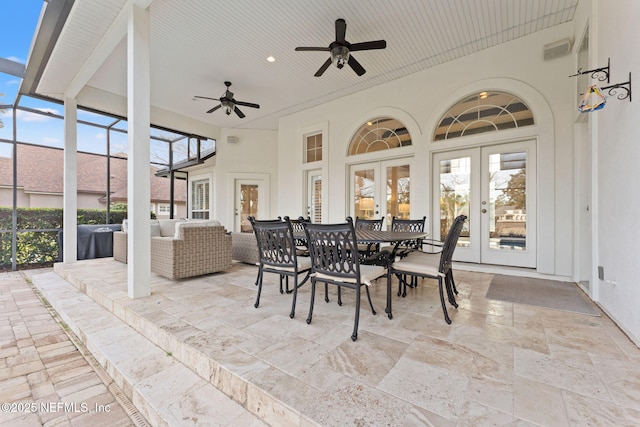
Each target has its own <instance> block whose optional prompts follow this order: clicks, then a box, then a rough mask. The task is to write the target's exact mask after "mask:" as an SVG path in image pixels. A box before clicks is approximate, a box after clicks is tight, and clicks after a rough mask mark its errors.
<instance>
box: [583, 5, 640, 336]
mask: <svg viewBox="0 0 640 427" xmlns="http://www.w3.org/2000/svg"><path fill="white" fill-rule="evenodd" d="M593 12H594V14H593V16H592V21H591V27H590V29H591V35H590V45H591V46H592V48H593V56H592V58H593V61H594V62H593V65H595V66H598V67H602V66H605V65H606V63H607V59H608V58H611V70H610V71H611V74H610V78H611V82H610V83H611V84H615V83H623V82H626V81H627V80H628V79H629V73H631V75H632V84H634V85H635V83H634V82H633V79H634V78H635V79H637V78H638V77H640V51H639V50H638V46H639V45H640V32H638V29H637V23H638V22H639V20H640V2H629V1H624V0H610V1H607V2H601V1H598V2H594V10H593ZM636 76H638V77H636ZM632 89H634V88H633V87H632ZM639 101H640V99H638V98H637V95H636V94H635V93H633V101H632V102H629V99H626V100H617V99H614V98H613V97H610V98H609V100H608V102H607V105H606V107H605V108H604V109H603V110H600V111H598V112H596V113H592V114H593V115H595V117H594V119H595V120H594V121H595V123H594V128H593V129H594V131H595V135H596V140H595V141H594V143H595V147H596V148H595V149H596V151H595V152H596V156H597V157H596V162H595V164H594V168H593V173H594V176H595V177H596V178H597V181H596V182H597V185H596V188H594V201H595V208H596V211H595V212H594V216H595V218H594V221H595V225H596V227H595V228H596V233H597V235H596V236H594V239H595V240H594V243H595V254H596V259H594V265H596V266H598V265H599V266H602V267H604V280H602V281H597V285H598V293H597V300H598V302H599V303H600V304H601V306H602V307H603V308H604V309H605V310H606V311H607V312H608V313H609V314H610V315H611V317H613V318H614V319H615V320H616V322H617V323H618V324H619V325H620V326H621V327H622V328H623V329H624V330H625V331H626V332H627V333H628V334H629V335H630V336H631V337H632V339H634V340H635V342H636V343H637V344H639V345H640V310H639V309H638V307H639V306H640V255H639V254H640V250H639V249H638V242H639V241H640V227H638V218H640V198H639V197H638V184H639V183H640V167H638V162H639V161H640V138H639V135H640V120H639V118H640V104H639V103H638V102H639ZM596 280H597V277H596Z"/></svg>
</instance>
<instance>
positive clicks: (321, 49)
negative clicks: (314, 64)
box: [296, 47, 329, 52]
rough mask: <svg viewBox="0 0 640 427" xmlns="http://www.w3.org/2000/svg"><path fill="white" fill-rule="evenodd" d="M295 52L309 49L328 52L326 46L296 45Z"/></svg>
mask: <svg viewBox="0 0 640 427" xmlns="http://www.w3.org/2000/svg"><path fill="white" fill-rule="evenodd" d="M296 51H297V52H304V51H311V52H329V48H328V47H297V48H296Z"/></svg>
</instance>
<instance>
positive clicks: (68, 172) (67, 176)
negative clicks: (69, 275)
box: [62, 97, 78, 264]
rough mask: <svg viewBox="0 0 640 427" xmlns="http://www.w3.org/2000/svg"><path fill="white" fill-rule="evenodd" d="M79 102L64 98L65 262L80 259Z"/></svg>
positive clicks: (63, 243) (63, 222) (63, 242)
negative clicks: (78, 237)
mask: <svg viewBox="0 0 640 427" xmlns="http://www.w3.org/2000/svg"><path fill="white" fill-rule="evenodd" d="M77 126H78V103H77V101H76V100H75V99H74V98H66V97H65V99H64V189H63V192H64V193H63V194H64V195H63V206H64V216H63V220H62V227H63V229H64V237H63V241H62V247H63V248H64V257H63V262H64V263H65V264H66V263H72V262H76V261H77V260H78V240H77V236H78V228H77V226H78V127H77Z"/></svg>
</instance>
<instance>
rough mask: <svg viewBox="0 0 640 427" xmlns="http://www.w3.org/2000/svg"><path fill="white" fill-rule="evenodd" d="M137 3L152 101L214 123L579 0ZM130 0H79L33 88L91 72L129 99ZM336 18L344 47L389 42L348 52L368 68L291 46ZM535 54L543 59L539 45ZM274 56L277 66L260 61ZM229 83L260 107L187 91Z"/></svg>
mask: <svg viewBox="0 0 640 427" xmlns="http://www.w3.org/2000/svg"><path fill="white" fill-rule="evenodd" d="M50 1H57V0H50ZM135 2H137V3H140V2H142V3H143V4H149V10H150V23H151V102H152V105H153V106H154V107H158V108H161V109H164V110H168V111H171V112H175V113H179V114H182V115H184V116H187V117H192V118H195V119H198V120H202V121H206V122H208V123H211V124H213V125H215V126H219V127H227V128H247V129H276V128H277V126H278V118H279V117H281V116H283V115H287V114H290V113H293V112H296V111H299V110H302V109H305V108H309V107H311V106H314V105H318V104H321V103H324V102H327V101H330V100H333V99H336V98H339V97H342V96H344V95H347V94H350V93H354V92H357V91H360V90H363V89H366V88H369V87H372V86H375V85H379V84H381V83H384V82H388V81H391V80H394V79H398V78H400V77H403V76H406V75H408V74H412V73H415V72H417V71H420V70H423V69H426V68H429V67H433V66H435V65H438V64H441V63H443V62H446V61H451V60H454V59H456V58H459V57H462V56H465V55H469V54H471V53H474V52H477V51H480V50H483V49H487V48H489V47H492V46H495V45H498V44H500V43H504V42H507V41H509V40H513V39H516V38H518V37H522V36H525V35H527V34H530V33H533V32H536V31H540V30H543V29H545V28H549V27H552V26H555V25H559V24H562V23H565V22H568V21H571V20H572V19H573V15H574V12H575V9H576V6H577V3H578V0H368V1H362V0H322V1H320V0H268V1H265V0H234V1H211V0H146V1H145V0H135ZM127 4H128V2H127V0H75V2H74V4H73V8H72V9H71V12H70V14H69V16H68V18H67V21H66V23H65V24H64V27H63V29H62V32H61V33H60V37H59V39H58V42H57V44H56V46H55V49H54V50H53V52H52V53H51V55H50V57H49V59H48V61H47V63H46V67H45V68H44V71H43V73H42V75H41V76H40V81H39V84H38V86H37V93H39V94H43V95H47V96H53V97H57V98H60V99H62V96H63V94H64V93H65V92H68V90H69V87H74V86H73V85H77V84H78V81H80V82H81V83H82V84H84V81H83V79H82V76H83V75H86V74H87V73H89V77H87V78H86V79H85V80H87V82H86V86H90V87H91V88H95V89H99V90H100V91H106V92H111V93H114V94H116V95H120V96H126V82H127V78H126V37H124V38H123V37H122V35H123V33H122V32H123V31H124V28H126V27H124V25H125V24H126V19H122V17H124V16H126V10H125V11H122V9H123V7H125V6H126V5H127ZM119 14H121V15H120V18H119ZM337 18H343V19H345V20H346V23H347V32H346V40H347V41H349V42H350V43H359V42H364V41H369V40H379V39H384V40H386V41H387V48H386V49H384V50H372V51H362V52H355V53H354V56H355V57H356V58H357V60H358V61H359V62H360V63H361V64H362V66H363V67H364V68H365V69H366V70H367V72H366V74H364V75H363V76H361V77H358V76H357V75H356V74H355V73H354V72H353V71H352V70H351V68H349V67H348V66H345V67H344V68H343V69H341V70H339V69H337V68H336V67H334V66H331V67H330V68H329V69H328V70H327V71H326V72H325V73H324V75H323V76H322V77H319V78H318V77H314V73H315V72H316V70H317V69H318V68H319V67H320V66H321V65H322V63H323V62H324V61H325V60H326V59H327V58H328V57H329V54H328V52H296V51H294V49H295V47H297V46H328V45H329V43H331V42H332V41H334V39H335V30H334V28H335V27H334V23H335V20H336V19H337ZM118 23H120V24H118ZM123 23H124V24H123ZM104 52H107V53H104ZM101 54H102V55H103V56H102V57H101ZM532 54H536V55H540V57H541V58H542V46H541V47H540V52H532ZM270 55H272V56H274V57H275V58H276V61H275V62H273V63H270V62H267V60H266V58H267V56H270ZM88 70H89V71H88ZM226 80H228V81H231V82H232V83H233V86H232V87H231V90H232V91H233V92H234V93H235V98H236V100H239V101H245V102H252V103H257V104H260V109H253V108H248V107H240V108H241V110H242V111H243V112H244V113H245V114H246V118H244V119H240V118H238V117H237V116H236V115H235V114H232V115H230V116H227V115H225V114H224V113H223V112H222V111H221V110H218V111H215V112H213V113H211V114H207V113H206V111H207V110H209V109H210V108H212V107H214V106H215V105H216V104H217V102H216V101H208V100H194V99H193V96H194V95H201V96H208V97H212V98H219V97H220V96H222V94H223V93H224V90H225V86H224V81H226ZM91 88H84V89H82V91H81V95H85V94H88V93H91V94H94V96H89V95H86V96H79V98H80V99H82V100H83V105H84V106H87V107H91V108H96V109H98V110H103V111H107V112H113V111H111V107H110V105H109V103H108V102H107V101H105V100H107V99H113V98H112V97H108V96H95V94H96V93H97V94H99V93H101V92H100V91H95V90H91ZM86 104H91V105H86Z"/></svg>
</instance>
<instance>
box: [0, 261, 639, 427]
mask: <svg viewBox="0 0 640 427" xmlns="http://www.w3.org/2000/svg"><path fill="white" fill-rule="evenodd" d="M56 272H57V273H58V275H56V274H55V273H46V274H44V275H35V276H33V280H34V283H36V284H38V288H39V289H40V290H41V291H43V292H44V293H45V295H46V294H47V293H48V295H51V297H52V298H55V299H57V300H59V303H60V307H61V308H64V310H65V312H66V313H65V315H69V316H71V315H74V316H75V318H77V319H79V320H80V321H82V322H85V323H86V325H85V329H84V331H86V334H87V337H89V334H91V333H95V332H96V331H100V329H101V328H102V329H104V326H102V325H100V323H101V322H100V321H97V320H93V321H91V318H92V317H94V316H93V312H92V316H88V315H87V312H88V310H89V309H88V308H83V306H84V305H88V304H89V302H91V303H92V304H94V302H95V303H97V304H99V305H100V306H101V307H105V308H107V310H105V312H110V313H111V314H110V316H111V317H113V318H118V319H120V321H126V323H127V324H128V325H129V326H130V327H131V328H133V329H135V330H138V331H140V332H141V333H144V334H145V335H146V336H147V338H149V339H152V338H153V340H154V341H155V342H156V344H157V345H159V346H160V347H162V348H163V349H164V351H167V353H168V354H169V353H171V352H172V354H173V356H174V358H175V359H179V360H180V362H182V363H185V364H186V365H188V366H190V368H191V369H192V370H193V372H196V373H197V374H198V377H199V378H203V379H204V381H208V382H210V383H211V384H216V385H217V386H218V388H222V389H223V391H224V392H225V394H226V395H228V396H231V397H232V398H233V399H234V402H240V403H241V404H242V406H243V407H244V408H247V409H249V411H250V412H251V413H253V414H258V415H259V417H260V418H261V419H262V420H263V421H265V422H266V423H267V424H271V425H300V426H307V425H327V426H333V425H345V424H354V425H392V426H395V425H399V426H411V425H435V426H455V425H459V426H463V425H474V426H475V425H481V426H483V425H518V426H529V425H531V426H536V425H543V426H546V425H549V426H564V425H578V426H582V425H593V426H601V425H616V426H625V425H628V426H637V425H640V349H638V347H637V346H636V345H634V344H633V343H632V342H631V341H630V340H629V339H628V338H627V337H626V336H625V335H624V334H623V333H622V332H621V331H620V330H619V329H618V328H617V327H616V326H615V324H614V323H613V322H612V321H611V320H610V319H609V318H608V317H607V316H606V315H603V316H601V317H592V316H585V315H581V314H575V313H565V312H560V311H554V310H549V309H545V308H540V307H533V306H528V305H523V304H513V303H504V302H500V301H493V300H488V299H486V297H485V294H486V291H487V289H488V285H489V283H490V282H491V279H492V277H493V276H492V275H491V274H486V273H474V272H465V271H456V280H457V283H458V289H459V290H460V295H459V296H458V302H459V304H460V307H459V308H458V309H457V310H453V309H451V310H450V314H451V317H452V319H453V323H452V325H446V324H445V323H444V321H443V319H442V313H441V311H440V307H439V301H438V298H437V286H434V283H433V282H432V281H424V282H421V285H420V286H419V287H418V288H417V289H413V290H411V295H408V296H407V298H398V297H395V295H394V319H393V320H389V319H387V318H386V316H384V314H380V313H384V312H383V309H382V308H383V305H384V298H385V296H384V293H385V291H384V286H377V285H376V286H373V287H372V298H373V300H374V304H375V305H376V308H377V309H378V312H379V314H378V316H371V313H370V312H369V310H368V307H367V304H366V303H364V304H363V307H362V312H361V318H360V331H359V336H358V341H357V342H355V343H353V342H351V340H350V333H351V331H350V329H351V326H352V321H353V299H352V295H351V296H350V294H352V292H347V291H345V292H343V299H344V305H343V306H342V307H339V306H338V305H337V304H336V303H335V294H334V296H333V301H332V302H331V303H330V304H325V303H324V301H322V298H321V297H318V298H316V309H315V310H314V319H313V323H312V324H311V325H307V324H306V322H305V321H304V319H305V318H306V314H307V310H308V302H309V287H308V286H304V287H303V288H301V289H300V291H299V295H298V305H297V310H296V317H295V319H289V317H288V312H289V308H290V301H291V300H290V296H287V295H280V294H279V293H278V292H277V290H276V288H277V278H275V277H272V278H269V279H267V278H266V277H265V279H266V280H267V282H266V283H267V284H266V285H265V290H264V291H263V298H262V299H261V305H260V308H259V309H257V310H256V309H255V308H254V307H253V300H254V298H255V292H256V288H255V286H254V285H253V283H254V280H255V273H256V267H255V266H247V265H243V264H234V266H233V267H232V270H230V271H229V272H227V273H223V274H214V275H208V276H202V277H199V278H193V279H188V280H183V281H178V282H173V281H169V280H165V279H163V278H160V277H157V276H154V278H153V281H152V296H151V297H149V298H143V299H139V300H130V299H128V297H127V296H126V266H125V265H124V264H120V263H117V262H114V261H113V260H111V259H102V260H93V261H81V262H78V263H74V264H70V265H61V264H57V265H56ZM28 274H29V275H31V274H34V273H28ZM60 276H62V277H64V278H66V280H67V282H65V281H64V280H62V279H61V277H60ZM271 276H273V275H271ZM4 277H10V276H4ZM70 283H72V284H73V286H72V285H70ZM3 284H4V280H3ZM69 288H72V289H73V291H71V290H70V289H69ZM2 289H3V293H2V294H0V295H2V298H3V299H2V302H3V304H7V303H6V301H8V299H7V297H6V295H7V293H6V291H5V289H6V286H3V287H2ZM80 290H81V291H82V292H80ZM83 292H84V293H83ZM77 293H79V294H80V296H78V295H77ZM89 297H90V298H89ZM48 298H49V296H48ZM65 298H67V301H66V302H65ZM365 301H366V300H365ZM78 302H84V304H78ZM53 305H54V306H55V304H53ZM381 305H382V306H381ZM25 308H26V307H25ZM21 309H22V307H21ZM56 309H57V308H56ZM83 310H84V311H83ZM91 310H94V309H91ZM74 311H75V313H74ZM0 316H1V315H0ZM6 317H7V318H8V317H11V316H6ZM1 318H2V319H5V317H1ZM12 318H13V317H12ZM63 318H64V317H63ZM118 330H119V329H118ZM116 332H117V331H116ZM2 333H3V334H6V327H4V326H3V329H2ZM82 333H83V334H84V332H82ZM113 333H114V328H111V329H110V330H109V334H110V336H111V337H113ZM116 336H117V334H116ZM2 337H3V338H4V337H5V335H2ZM99 338H100V337H99V336H96V338H94V343H93V344H92V346H95V347H96V348H97V347H99V346H102V348H103V350H104V351H105V352H107V353H108V351H112V354H111V356H109V355H106V356H105V357H111V358H112V359H118V358H119V359H120V360H119V361H118V360H112V361H111V362H109V361H107V362H105V361H104V360H102V358H100V359H99V360H100V363H101V364H103V365H104V364H105V363H106V364H107V365H108V364H109V363H113V364H115V363H116V362H120V363H123V362H124V365H125V368H127V362H128V369H134V368H136V367H139V366H141V364H144V361H145V360H146V359H145V358H144V357H142V356H138V358H137V359H136V358H135V354H134V353H131V352H130V349H127V348H126V345H125V344H123V343H121V342H115V343H111V344H109V343H107V344H109V345H106V346H105V343H101V342H99V341H100V339H99ZM11 339H13V338H11ZM84 339H88V338H86V337H83V341H84ZM2 343H3V347H2V349H1V350H0V352H7V351H9V352H11V351H14V352H15V351H16V350H11V349H12V348H14V347H15V348H18V349H19V348H20V345H21V344H19V340H16V343H15V344H13V345H9V346H6V345H5V344H6V341H5V340H3V341H2ZM92 351H93V349H92ZM141 352H142V353H144V351H142V350H141ZM120 353H125V354H124V355H120ZM1 354H3V355H4V354H5V353H1ZM144 354H146V353H144ZM164 359H166V357H165V358H163V359H161V362H153V363H151V364H148V365H149V366H150V365H152V364H158V363H160V365H162V364H165V363H166V362H164ZM0 360H3V359H0ZM4 360H6V358H5V359H4ZM0 363H5V364H6V362H4V361H1V362H0ZM34 366H36V367H37V364H36V365H34ZM6 368H7V367H6V366H5V365H4V364H3V365H0V372H3V373H4V372H8V371H6ZM145 369H148V366H144V367H143V368H138V371H135V372H134V373H133V375H134V376H138V377H139V378H141V379H137V380H136V381H138V386H140V385H141V386H142V390H141V391H139V392H138V393H141V394H145V393H146V394H147V395H153V394H155V395H157V396H160V395H162V394H163V390H158V388H160V389H161V388H162V387H158V384H160V382H159V379H158V378H155V377H157V375H156V376H155V377H154V376H153V375H151V376H150V374H151V373H150V372H142V371H143V370H145ZM159 369H165V367H164V366H159ZM172 369H173V368H171V369H165V370H164V371H161V372H163V373H164V376H165V377H166V376H167V375H170V373H171V372H175V371H174V370H172ZM112 371H114V370H113V369H108V372H109V373H110V375H112V376H113V372H112ZM114 372H115V371H114ZM115 374H116V375H120V374H118V372H115ZM2 378H3V377H0V381H3V379H2ZM149 378H151V379H149ZM134 379H135V378H134ZM165 379H166V378H165ZM107 381H109V380H107ZM192 381H196V380H195V379H194V380H192ZM117 382H118V381H117ZM0 384H1V385H2V386H3V387H1V388H0V390H2V391H0V393H4V390H5V387H4V383H0ZM23 384H28V380H27V383H24V380H23ZM211 384H209V383H208V385H211ZM173 386H175V384H174V385H173ZM12 387H16V390H20V386H19V385H16V386H12ZM23 387H26V386H25V385H23ZM33 388H34V387H32V386H30V385H29V391H25V393H32V391H31V389H33ZM125 394H126V395H127V396H131V395H135V392H132V391H131V390H125ZM164 394H165V396H164V397H162V396H160V397H162V398H163V399H164V400H162V402H163V404H164V405H166V406H173V408H172V409H171V410H172V411H174V412H177V413H179V411H180V410H181V408H177V407H175V406H176V403H175V402H174V400H176V397H175V396H172V395H171V393H167V391H166V390H165V391H164ZM209 396H210V394H207V395H206V398H205V397H204V396H203V395H199V396H191V397H192V398H193V400H194V402H195V403H194V407H193V408H182V409H189V410H191V411H192V413H193V411H194V408H195V410H196V412H197V410H198V409H199V408H198V407H199V405H201V404H203V403H204V401H205V400H207V401H208V400H210V397H209ZM3 397H4V395H3ZM105 400H108V399H106V398H105ZM133 400H134V403H136V401H135V399H133ZM138 406H139V405H138V404H136V407H138ZM142 406H144V405H142ZM138 409H139V408H138ZM233 410H234V411H235V410H236V409H233ZM123 412H124V411H123ZM200 412H201V413H202V412H207V410H204V411H203V410H202V409H201V408H200ZM144 413H145V412H143V414H144ZM234 414H235V413H234ZM3 415H5V414H3ZM47 415H50V414H47ZM72 415H76V414H72ZM88 415H89V414H78V415H77V418H78V419H79V417H80V416H88ZM169 416H171V414H169ZM67 417H68V418H69V419H71V421H72V422H73V421H74V417H72V416H70V415H67ZM151 417H152V416H151ZM151 417H147V419H151ZM233 417H235V418H233V419H234V420H236V423H235V424H234V423H233V422H227V423H226V424H225V425H247V424H253V425H260V424H261V422H259V420H257V419H255V418H252V417H251V416H249V415H247V414H244V415H242V414H240V415H233ZM1 420H2V419H0V421H1ZM158 420H160V418H158V419H153V420H152V421H151V424H153V425H158V424H161V422H159V421H158ZM175 420H176V419H175V418H174V422H166V424H171V425H186V424H189V425H197V424H196V423H194V422H193V420H192V419H189V420H185V419H177V421H175ZM239 420H242V421H239ZM163 422H164V421H163ZM34 425H37V424H34ZM51 425H56V424H51ZM96 425H99V424H98V423H96ZM109 425H114V424H111V423H110V424H109Z"/></svg>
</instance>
